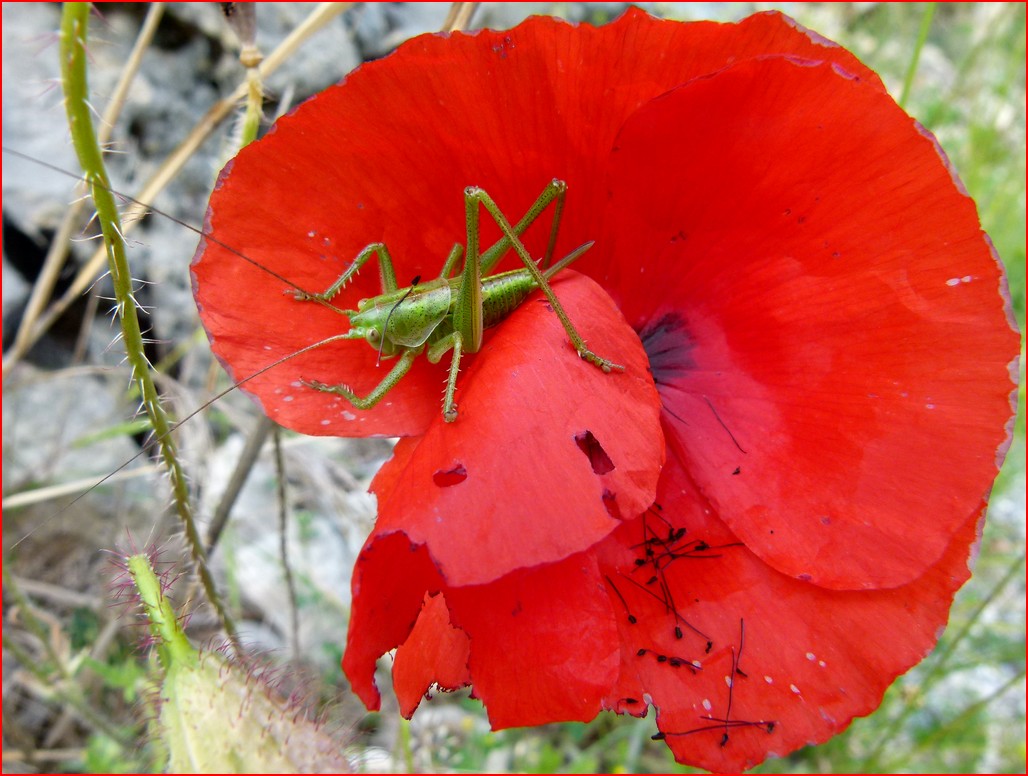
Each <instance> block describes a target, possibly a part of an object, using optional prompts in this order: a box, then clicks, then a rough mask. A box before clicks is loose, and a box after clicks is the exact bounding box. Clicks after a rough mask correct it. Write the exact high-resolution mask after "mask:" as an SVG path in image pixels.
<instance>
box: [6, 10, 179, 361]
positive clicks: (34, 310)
mask: <svg viewBox="0 0 1028 776" xmlns="http://www.w3.org/2000/svg"><path fill="white" fill-rule="evenodd" d="M163 13H164V3H152V4H151V5H150V7H149V10H148V11H147V14H146V20H145V21H144V22H143V28H142V29H141V30H140V31H139V35H138V36H137V37H136V42H135V44H134V45H133V47H132V53H131V54H130V55H129V58H128V61H127V62H126V63H125V67H124V68H123V69H122V71H121V76H120V77H119V78H118V84H117V86H116V87H115V89H114V94H113V96H112V97H111V101H110V102H109V103H108V105H107V108H106V109H105V110H104V114H103V118H102V119H101V120H100V128H99V130H98V131H97V142H98V143H99V144H100V146H101V147H103V146H105V145H106V144H107V143H108V142H109V141H110V139H111V131H112V129H113V127H114V125H115V124H116V123H117V121H118V116H119V115H121V109H122V107H124V105H125V96H126V95H127V94H128V89H129V86H131V84H132V81H133V80H134V78H135V75H136V73H137V72H138V71H139V65H140V63H141V62H142V58H143V51H145V50H146V48H147V46H149V45H150V41H151V40H153V36H154V32H156V30H157V24H158V22H159V21H160V19H161V16H162V15H163ZM82 204H83V200H77V201H76V202H74V203H73V204H72V205H71V206H70V207H69V208H68V210H67V211H66V212H65V214H64V218H63V220H62V221H61V225H60V227H59V228H58V230H57V234H56V235H55V236H54V239H53V242H51V243H50V249H49V250H48V251H47V254H46V259H45V260H44V262H43V269H42V271H41V272H40V274H39V278H38V279H37V280H36V282H35V284H33V286H32V294H31V295H30V296H29V301H28V304H27V305H26V307H25V312H24V313H23V315H22V319H21V324H20V325H19V326H18V332H17V334H16V335H15V338H14V343H13V344H12V345H11V352H12V354H13V353H22V352H25V351H27V350H28V348H29V347H31V346H32V341H33V340H34V338H32V337H31V332H32V331H33V329H34V328H35V324H36V321H37V320H38V319H39V316H40V315H41V314H42V312H43V306H44V305H45V304H46V302H47V300H49V299H50V295H51V294H52V293H53V290H54V285H56V283H57V278H58V277H59V276H60V274H61V269H62V267H64V260H65V259H66V258H67V257H68V246H69V245H70V244H71V237H72V233H73V231H74V229H75V225H76V224H77V223H78V217H79V214H80V213H81V211H82ZM83 331H85V327H83ZM13 363H14V361H13V360H8V359H7V358H5V359H4V366H3V371H4V373H5V374H6V372H7V369H8V367H9V366H10V365H11V364H13Z"/></svg>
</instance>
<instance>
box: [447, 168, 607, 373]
mask: <svg viewBox="0 0 1028 776" xmlns="http://www.w3.org/2000/svg"><path fill="white" fill-rule="evenodd" d="M465 197H467V198H468V200H469V201H470V200H474V201H475V202H476V203H478V202H480V203H482V207H484V208H485V209H486V210H487V211H488V213H489V215H490V216H492V217H493V220H494V221H495V222H496V224H497V225H498V226H499V227H500V230H501V231H502V232H503V234H504V235H505V236H506V237H507V238H508V239H509V240H510V242H511V245H512V246H513V248H514V251H515V252H516V253H517V254H518V256H519V257H520V258H521V261H522V263H523V264H524V265H525V268H526V269H527V270H528V272H529V274H530V275H531V276H532V279H533V281H534V282H535V284H536V285H537V286H538V287H539V290H541V291H542V292H543V294H545V295H546V299H547V300H548V301H549V302H550V306H551V307H553V311H554V312H555V313H556V314H557V317H558V318H560V322H561V324H562V325H563V326H564V331H566V332H567V333H568V338H569V339H570V340H571V344H572V345H573V346H574V348H575V350H576V351H578V355H579V356H581V357H582V358H584V359H585V360H586V361H588V362H589V363H591V364H594V365H595V366H597V367H599V368H600V369H602V370H603V371H604V372H611V371H618V372H621V371H624V367H623V366H622V365H621V364H615V363H614V362H613V361H610V360H609V359H606V358H603V357H602V356H600V355H598V354H597V353H596V352H594V351H593V350H590V349H589V348H588V347H586V344H585V340H583V339H582V337H581V335H580V334H579V333H578V331H577V330H576V329H575V326H574V324H573V323H571V319H570V318H568V314H567V313H566V312H565V311H564V307H563V305H561V303H560V300H559V299H557V295H556V294H555V293H553V289H552V288H551V287H550V284H549V281H548V280H547V279H546V276H545V275H544V274H543V273H542V271H541V270H540V269H539V267H538V266H536V263H535V262H534V261H532V257H531V256H530V255H529V253H528V250H527V249H526V248H525V246H524V243H522V242H521V240H520V239H519V238H518V236H517V235H516V234H514V230H513V228H512V227H511V225H510V222H509V221H507V218H506V216H504V215H503V213H502V212H501V211H500V208H499V207H497V205H496V203H495V202H493V200H492V197H490V196H489V195H488V194H487V193H486V192H485V191H483V190H482V189H479V188H475V187H471V188H469V189H467V191H466V192H465ZM472 212H473V213H474V218H473V220H474V222H475V223H474V226H475V227H476V228H477V226H478V207H477V205H476V206H475V207H474V208H473V209H469V210H468V214H469V226H468V229H469V233H470V229H471V224H470V221H471V220H472V217H471V213H472ZM469 259H470V253H469Z"/></svg>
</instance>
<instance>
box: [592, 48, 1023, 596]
mask: <svg viewBox="0 0 1028 776" xmlns="http://www.w3.org/2000/svg"><path fill="white" fill-rule="evenodd" d="M610 175H611V177H610V189H611V191H612V192H613V196H612V200H611V203H610V208H609V211H608V212H609V214H610V215H609V216H608V218H607V223H608V225H609V230H608V232H607V234H606V235H605V236H604V238H603V239H601V243H604V242H610V243H611V244H612V250H613V251H614V253H615V254H616V255H620V256H626V255H641V256H645V257H646V265H645V267H646V271H645V272H639V271H638V270H637V269H636V268H634V267H632V266H631V265H630V264H628V263H627V262H623V263H617V264H614V263H611V264H609V265H607V267H608V268H609V272H610V277H609V278H608V280H607V287H608V288H609V289H611V290H612V292H613V293H614V295H615V298H616V299H617V300H618V301H619V303H620V305H621V308H622V310H623V311H624V312H625V314H626V317H627V318H628V320H629V322H630V323H632V324H633V326H635V327H636V328H637V329H638V330H640V331H641V336H642V337H643V340H644V342H645V343H646V344H647V348H648V350H649V351H650V354H651V364H652V366H653V370H654V378H655V380H656V382H657V385H658V389H659V390H660V393H661V397H662V400H663V403H664V407H665V420H666V421H668V423H669V427H670V429H671V433H672V434H674V435H675V437H676V438H677V439H678V441H679V442H680V449H681V450H682V452H683V456H684V457H683V459H682V463H683V469H684V470H686V471H688V472H689V474H690V475H691V476H692V477H693V478H694V479H695V481H696V483H697V485H698V486H699V488H700V490H701V491H702V492H703V494H704V495H705V496H706V497H707V498H708V499H709V500H710V503H711V505H712V506H713V507H714V508H715V509H716V511H717V514H718V515H719V516H720V517H721V518H722V519H723V520H724V521H725V522H726V523H727V524H728V526H729V527H730V528H731V529H732V531H733V532H734V533H735V534H736V535H737V536H738V537H739V538H740V539H741V540H742V541H743V542H745V543H746V545H747V547H749V548H750V549H751V550H753V551H754V552H755V553H757V554H758V555H759V556H760V557H761V558H763V559H764V560H765V561H767V562H768V563H770V564H771V565H772V566H773V567H775V568H777V569H778V570H779V571H781V572H783V573H786V574H789V575H791V576H794V577H797V578H800V579H805V580H809V581H813V582H815V583H816V584H819V585H824V586H827V587H833V588H841V589H861V588H880V587H893V586H897V585H902V584H906V583H908V582H911V581H912V580H915V579H917V578H919V577H920V576H922V575H923V574H924V573H925V572H926V570H927V569H928V567H929V566H931V565H932V564H934V563H936V562H937V561H938V559H939V558H940V557H941V555H942V554H943V552H945V551H946V548H947V547H948V546H949V544H950V542H951V539H952V536H953V534H954V533H955V532H957V531H958V530H961V526H963V525H964V523H965V522H966V520H967V516H968V515H969V514H971V513H972V512H975V511H976V510H977V509H978V504H979V503H980V501H981V499H982V497H983V495H984V494H985V493H986V491H987V490H988V489H989V487H990V486H991V483H992V480H993V478H994V477H995V475H996V471H997V462H998V460H1001V459H1002V454H1003V452H1005V449H1006V445H1007V444H1008V434H1007V431H1006V430H1005V426H1006V425H1007V424H1008V422H1009V421H1010V420H1011V417H1012V412H1013V411H1012V406H1011V400H1012V389H1013V386H1012V381H1011V372H1012V371H1015V372H1016V370H1015V369H1013V367H1014V365H1015V364H1016V357H1017V353H1018V344H1019V343H1018V336H1017V334H1016V331H1015V330H1014V328H1013V325H1012V321H1011V319H1010V317H1009V311H1008V309H1007V308H1006V307H1005V298H1006V297H1005V283H1004V280H1003V276H1002V271H1001V269H1000V266H999V264H998V262H997V259H996V257H995V255H994V253H993V251H992V248H991V245H990V243H989V241H988V238H987V237H986V236H985V235H984V234H983V233H982V232H981V230H980V227H979V224H978V219H977V215H976V212H975V207H974V203H973V202H972V201H971V200H970V199H969V198H968V197H967V196H966V195H965V194H964V193H963V192H962V191H961V190H959V189H958V186H957V183H956V182H955V180H954V177H953V173H952V172H951V170H950V169H949V168H948V166H947V164H946V162H945V159H944V157H943V156H942V154H941V151H940V150H939V148H938V146H937V145H936V144H935V142H934V140H933V139H932V138H931V137H930V136H929V135H928V134H927V133H926V132H925V131H924V130H923V129H921V128H920V127H919V126H918V125H916V124H915V123H914V122H913V121H912V120H911V119H910V118H909V117H908V116H907V115H906V114H904V113H903V111H902V110H900V109H899V108H898V107H897V106H896V105H895V103H893V101H892V100H891V99H890V98H889V97H888V96H887V95H886V94H884V93H882V92H881V91H880V90H879V89H878V88H876V87H874V86H868V85H867V84H865V83H864V82H862V81H861V80H859V79H855V78H853V77H851V76H849V75H847V74H846V73H845V72H841V71H840V70H839V69H838V68H836V67H834V66H832V65H828V64H814V63H810V62H797V61H790V60H788V59H785V58H769V59H764V60H761V61H757V60H751V61H749V62H744V63H740V64H739V65H737V66H735V67H732V68H730V69H728V70H725V71H723V72H721V73H719V74H717V75H715V76H713V77H710V78H705V79H699V80H697V81H694V82H692V83H690V84H688V85H685V86H683V87H681V88H679V89H676V90H675V91H673V92H671V93H669V94H667V95H665V96H663V97H660V98H658V99H656V100H654V101H653V102H651V103H649V104H648V105H646V106H645V107H644V108H642V109H640V110H639V111H638V112H637V113H636V114H635V115H634V116H633V117H632V118H631V119H629V121H628V122H627V123H626V125H625V128H624V130H623V131H622V133H621V135H620V136H619V140H618V149H617V150H616V151H615V152H614V153H613V154H612V157H611V173H610Z"/></svg>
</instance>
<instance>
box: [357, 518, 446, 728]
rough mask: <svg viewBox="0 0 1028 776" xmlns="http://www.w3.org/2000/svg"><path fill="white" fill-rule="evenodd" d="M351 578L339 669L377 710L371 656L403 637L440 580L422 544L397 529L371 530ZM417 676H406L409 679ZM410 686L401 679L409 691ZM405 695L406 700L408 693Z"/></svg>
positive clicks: (397, 643)
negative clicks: (382, 533) (383, 533)
mask: <svg viewBox="0 0 1028 776" xmlns="http://www.w3.org/2000/svg"><path fill="white" fill-rule="evenodd" d="M397 569H402V571H403V573H397ZM350 584H351V590H352V594H353V599H352V600H353V603H352V606H351V610H350V626H349V629H348V631H347V635H346V651H345V652H344V654H343V672H344V673H345V674H346V678H347V679H349V680H350V687H351V689H352V690H353V692H354V694H356V695H357V697H359V698H360V699H361V700H362V701H363V702H364V705H365V706H367V707H368V709H370V710H372V711H377V710H378V708H379V707H380V705H381V702H382V698H381V695H380V694H379V691H378V686H377V685H376V683H375V664H376V662H377V661H378V659H379V658H380V657H381V656H382V655H384V654H385V653H386V652H388V651H389V650H391V649H395V648H396V647H398V646H400V645H401V644H403V643H404V642H405V641H407V640H408V638H409V637H410V634H411V631H412V630H413V629H414V627H415V624H416V622H417V621H418V619H419V617H420V615H421V613H422V608H423V605H424V600H425V594H426V593H428V594H429V595H435V594H436V593H438V592H439V591H440V590H441V589H442V587H443V582H442V580H441V579H440V578H439V573H438V572H437V571H436V569H435V566H433V565H432V561H431V558H429V556H428V552H427V551H426V550H425V548H424V547H418V546H416V545H413V544H411V543H410V542H409V541H407V539H406V538H405V537H404V536H403V535H402V534H390V535H388V536H375V535H372V536H371V537H370V538H369V539H368V541H367V542H365V544H364V547H363V548H362V549H361V551H360V555H359V556H358V557H357V563H356V565H355V566H354V569H353V577H352V579H351V583H350ZM430 624H431V623H427V624H426V625H430ZM418 670H419V669H417V668H415V669H414V670H412V674H416V673H417V672H418ZM440 674H441V671H440ZM416 679H417V677H416V676H413V677H411V682H413V681H416ZM410 686H411V684H409V683H406V682H405V683H404V684H403V687H404V689H405V690H408V692H409V688H410ZM420 695H421V692H420V691H419V692H418V697H420ZM405 701H406V702H407V703H408V704H409V703H410V702H411V701H410V698H409V695H405ZM415 705H416V704H415Z"/></svg>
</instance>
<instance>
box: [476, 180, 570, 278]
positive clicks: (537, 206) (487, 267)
mask: <svg viewBox="0 0 1028 776" xmlns="http://www.w3.org/2000/svg"><path fill="white" fill-rule="evenodd" d="M567 190H568V185H567V184H566V183H565V182H564V181H562V180H559V179H557V178H554V179H553V180H552V181H550V182H549V183H548V184H546V187H545V188H544V189H543V191H542V193H541V194H540V195H539V196H538V197H537V198H536V200H535V202H534V203H532V206H531V207H530V208H529V209H528V210H527V211H526V212H525V215H523V216H522V217H521V220H520V221H518V222H517V223H516V224H515V225H514V227H513V229H512V231H513V232H514V234H515V236H517V237H520V236H521V235H522V234H523V233H524V232H525V230H526V229H528V227H530V226H531V225H532V224H533V223H535V220H536V219H537V218H538V217H539V216H540V215H541V214H542V212H543V211H544V210H545V209H546V206H547V205H549V204H550V203H551V202H553V201H554V200H556V201H557V204H556V205H554V212H553V225H552V226H551V227H550V242H549V245H547V247H546V255H545V256H544V257H543V267H548V266H549V265H550V261H551V259H552V258H553V250H554V248H555V247H556V244H557V232H558V231H559V229H560V219H561V215H562V214H563V212H564V197H565V195H566V194H567ZM510 248H511V241H510V237H508V236H507V235H503V237H501V238H500V239H499V240H498V241H497V242H496V244H495V245H493V246H492V247H491V248H489V250H487V251H486V252H485V253H483V254H482V256H481V264H482V274H483V275H488V274H490V273H491V271H492V269H493V267H495V266H496V264H497V262H499V260H500V259H501V258H502V257H503V254H504V253H506V252H507V251H508V250H510Z"/></svg>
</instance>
